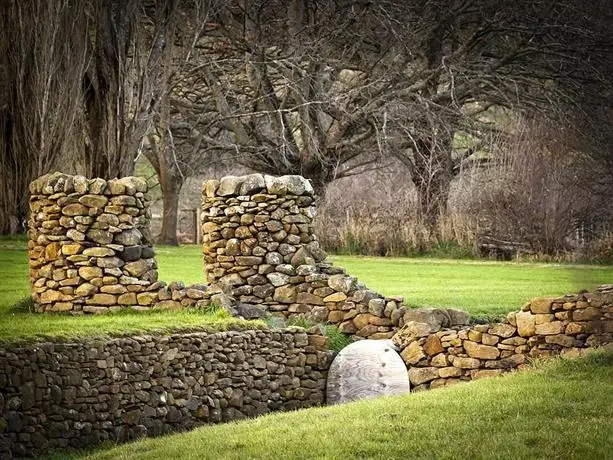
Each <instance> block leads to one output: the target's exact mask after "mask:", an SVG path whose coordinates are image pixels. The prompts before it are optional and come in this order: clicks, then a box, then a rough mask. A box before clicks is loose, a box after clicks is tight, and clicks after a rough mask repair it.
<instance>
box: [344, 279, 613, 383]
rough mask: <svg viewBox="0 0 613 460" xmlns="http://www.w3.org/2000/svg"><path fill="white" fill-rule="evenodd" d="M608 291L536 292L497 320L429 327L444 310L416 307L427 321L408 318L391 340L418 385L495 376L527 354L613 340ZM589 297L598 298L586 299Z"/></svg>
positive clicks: (576, 350) (612, 302)
mask: <svg viewBox="0 0 613 460" xmlns="http://www.w3.org/2000/svg"><path fill="white" fill-rule="evenodd" d="M610 293H613V286H611V287H607V286H601V287H600V288H599V289H598V290H597V291H596V292H586V293H583V294H579V295H576V296H565V297H564V298H560V299H554V298H538V299H535V300H533V301H531V302H530V303H528V304H527V305H526V307H524V309H523V311H519V312H513V313H512V314H509V315H507V317H506V320H505V321H504V322H502V323H495V324H481V325H474V326H463V325H457V326H453V327H450V328H446V327H442V326H440V327H438V328H437V329H436V330H434V331H431V328H432V326H433V324H434V323H435V322H437V321H438V318H443V316H444V315H443V314H440V315H438V316H437V314H436V313H435V312H434V311H432V310H431V309H420V310H422V311H417V313H415V314H414V315H415V316H412V315H411V314H410V315H409V316H408V317H407V318H408V319H410V318H414V317H417V318H420V319H424V320H428V321H429V324H428V323H417V322H415V321H411V322H408V323H407V324H405V325H404V326H403V327H402V328H401V329H399V330H398V331H397V332H396V333H395V335H394V336H393V337H392V343H394V345H395V346H396V347H397V349H398V350H399V351H400V356H401V357H402V359H403V360H404V362H405V364H406V365H407V367H408V368H409V371H408V372H409V376H411V383H412V384H413V385H416V389H419V390H423V389H428V388H440V387H441V386H446V385H448V384H456V383H458V382H462V381H468V380H473V379H480V378H486V377H494V376H499V375H502V374H503V373H506V372H511V371H513V370H516V369H522V368H523V367H524V366H525V365H526V363H527V359H528V358H530V357H548V356H555V355H558V354H561V355H565V356H578V355H580V354H581V353H582V352H583V351H584V350H585V349H587V348H589V347H594V346H613V295H611V296H609V294H610ZM593 299H597V300H594V301H592V302H590V300H593ZM595 305H598V306H595ZM413 311H416V310H413ZM405 316H406V314H405ZM354 321H355V320H354ZM441 323H442V322H441ZM609 324H611V326H608V325H609ZM434 369H438V376H435V372H434Z"/></svg>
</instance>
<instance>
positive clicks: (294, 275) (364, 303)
mask: <svg viewBox="0 0 613 460" xmlns="http://www.w3.org/2000/svg"><path fill="white" fill-rule="evenodd" d="M314 199H315V197H314V195H313V188H312V187H311V184H310V183H309V181H308V180H306V179H305V178H303V177H301V176H281V177H272V176H263V175H261V174H251V175H248V176H241V177H235V176H228V177H224V178H223V179H221V181H218V180H210V181H206V182H205V183H204V186H203V204H202V211H203V213H202V221H203V223H202V234H203V236H202V241H203V247H202V250H203V254H204V261H205V269H206V272H207V278H208V281H209V283H211V284H212V285H215V286H220V288H222V289H223V290H224V291H225V292H227V293H228V294H230V295H232V296H234V297H235V299H236V300H237V301H238V302H239V303H246V304H252V305H257V306H258V307H261V308H263V309H264V310H267V311H269V312H271V313H273V314H275V315H282V316H284V317H289V318H291V317H301V316H304V317H307V318H309V319H311V320H313V321H315V322H318V323H323V322H328V323H331V324H335V325H337V326H338V327H339V329H340V330H341V332H344V333H347V334H352V335H353V334H355V335H357V336H359V337H368V338H371V339H385V338H390V337H391V336H392V335H393V334H394V331H395V330H396V329H397V328H398V327H400V326H402V325H403V322H404V319H403V316H404V315H405V313H406V310H407V308H406V307H405V306H403V305H402V303H403V299H402V298H401V297H384V296H382V295H380V294H378V293H376V292H373V291H370V290H368V289H367V288H366V287H365V286H364V285H363V284H360V283H358V280H357V279H356V278H354V277H352V276H349V275H347V274H346V273H345V270H344V269H343V268H340V267H334V266H333V265H332V264H331V263H328V262H326V260H325V259H326V254H325V253H324V252H323V251H322V250H321V248H320V247H319V243H318V242H317V238H316V237H315V235H314V234H313V218H314V217H315V202H314ZM467 322H468V315H466V314H465V313H463V312H456V314H454V315H451V316H449V321H448V323H447V325H452V324H467Z"/></svg>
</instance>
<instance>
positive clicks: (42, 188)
mask: <svg viewBox="0 0 613 460" xmlns="http://www.w3.org/2000/svg"><path fill="white" fill-rule="evenodd" d="M30 193H31V197H30V218H29V220H28V227H29V230H28V235H29V242H28V249H29V258H30V286H31V291H32V296H33V298H34V300H35V302H36V303H37V304H38V308H37V309H38V311H40V312H56V311H70V312H82V313H101V312H104V311H108V309H111V310H112V309H119V308H121V306H134V305H138V302H137V299H136V296H137V293H140V292H144V291H146V290H147V289H148V288H150V287H153V288H155V287H156V286H155V284H156V283H155V282H156V281H157V265H156V262H155V259H154V253H153V247H152V245H151V236H150V232H149V219H150V217H151V216H150V211H149V197H148V195H147V183H146V182H145V180H143V179H141V178H138V177H124V178H122V179H113V180H108V181H106V180H104V179H86V178H85V177H83V176H69V175H66V174H61V173H54V174H48V175H45V176H43V177H40V178H39V179H37V180H35V181H33V182H32V183H31V184H30Z"/></svg>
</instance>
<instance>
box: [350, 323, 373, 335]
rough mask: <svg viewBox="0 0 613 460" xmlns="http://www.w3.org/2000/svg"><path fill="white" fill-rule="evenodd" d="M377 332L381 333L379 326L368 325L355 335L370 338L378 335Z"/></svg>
mask: <svg viewBox="0 0 613 460" xmlns="http://www.w3.org/2000/svg"><path fill="white" fill-rule="evenodd" d="M377 332H379V329H378V328H377V326H375V325H373V324H367V325H366V326H364V327H363V328H361V329H359V330H358V331H357V332H356V333H355V334H356V335H357V336H358V337H370V336H371V335H373V334H376V333H377Z"/></svg>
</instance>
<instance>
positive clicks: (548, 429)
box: [55, 352, 613, 460]
mask: <svg viewBox="0 0 613 460" xmlns="http://www.w3.org/2000/svg"><path fill="white" fill-rule="evenodd" d="M611 394H613V354H612V353H610V352H609V353H605V352H599V353H591V354H589V355H588V356H587V357H585V358H582V359H577V360H569V359H554V360H551V361H549V362H548V363H546V364H541V365H540V366H539V367H538V368H537V369H534V370H531V371H526V372H519V373H514V374H512V375H509V376H506V377H501V378H494V379H486V380H478V381H474V382H471V383H466V384H462V385H457V386H454V387H449V388H445V389H440V390H434V391H429V392H423V393H415V394H411V395H406V396H401V397H387V398H380V399H376V400H372V401H360V402H356V403H351V404H346V405H340V406H333V407H325V408H317V409H308V410H302V411H299V412H292V413H284V414H274V415H269V416H264V417H260V418H257V419H253V420H249V421H244V422H238V423H229V424H225V425H216V426H207V427H202V428H199V429H197V430H194V431H192V432H189V433H186V434H180V435H172V436H167V437H162V438H155V439H144V440H141V441H138V442H134V443H130V444H125V445H122V446H119V447H115V448H110V449H109V448H108V446H107V448H106V450H97V451H95V452H89V453H86V452H81V453H75V454H73V455H72V456H71V458H86V459H89V460H105V459H117V460H120V459H131V460H132V459H134V460H137V459H147V460H156V459H161V460H166V459H169V458H173V459H175V458H177V459H209V458H210V459H245V458H257V459H277V458H287V459H310V458H318V459H319V458H321V459H354V458H355V459H357V458H362V459H366V458H368V459H396V458H397V459H405V458H412V459H413V458H415V459H434V458H436V459H457V458H488V459H533V458H537V459H539V458H542V459H551V458H564V459H591V458H602V459H605V458H612V457H613V451H612V450H611V446H613V404H611V399H610V398H611ZM55 458H59V457H55ZM61 458H69V457H68V454H67V453H63V456H62V457H61Z"/></svg>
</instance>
